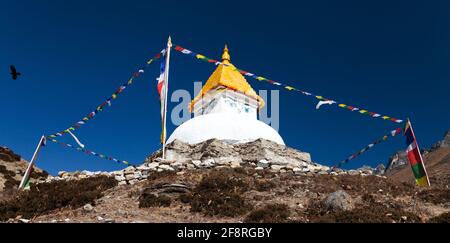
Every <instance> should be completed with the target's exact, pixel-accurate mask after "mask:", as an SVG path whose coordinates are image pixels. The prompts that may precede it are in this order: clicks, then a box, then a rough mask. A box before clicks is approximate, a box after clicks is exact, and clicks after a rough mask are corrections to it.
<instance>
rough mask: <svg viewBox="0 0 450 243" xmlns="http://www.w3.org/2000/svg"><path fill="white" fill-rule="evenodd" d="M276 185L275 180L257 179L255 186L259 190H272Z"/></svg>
mask: <svg viewBox="0 0 450 243" xmlns="http://www.w3.org/2000/svg"><path fill="white" fill-rule="evenodd" d="M276 186H277V185H276V184H275V182H273V181H270V180H257V181H256V182H255V188H256V190H257V191H259V192H264V191H270V189H273V188H275V187H276Z"/></svg>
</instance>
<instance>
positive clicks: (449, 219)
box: [428, 212, 450, 223]
mask: <svg viewBox="0 0 450 243" xmlns="http://www.w3.org/2000/svg"><path fill="white" fill-rule="evenodd" d="M428 223H450V212H447V213H443V214H441V215H439V216H436V217H434V218H431V219H430V220H428Z"/></svg>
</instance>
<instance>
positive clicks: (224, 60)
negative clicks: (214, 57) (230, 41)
mask: <svg viewBox="0 0 450 243" xmlns="http://www.w3.org/2000/svg"><path fill="white" fill-rule="evenodd" d="M230 60H231V57H230V53H228V46H227V45H225V48H224V49H223V54H222V63H223V64H230Z"/></svg>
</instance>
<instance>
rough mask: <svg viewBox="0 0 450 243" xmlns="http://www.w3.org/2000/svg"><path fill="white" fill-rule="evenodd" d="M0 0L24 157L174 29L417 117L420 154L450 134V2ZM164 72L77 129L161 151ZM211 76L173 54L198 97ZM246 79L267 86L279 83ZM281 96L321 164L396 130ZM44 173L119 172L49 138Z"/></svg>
mask: <svg viewBox="0 0 450 243" xmlns="http://www.w3.org/2000/svg"><path fill="white" fill-rule="evenodd" d="M119 2H120V3H119ZM188 2H190V3H188ZM0 4H1V5H0V31H1V34H0V35H1V38H0V70H2V71H1V72H0V83H1V89H0V104H1V113H0V114H1V117H0V144H2V145H6V146H8V147H11V148H12V149H13V150H15V151H16V152H17V153H19V154H21V155H22V156H23V157H24V158H26V159H30V157H31V155H32V153H33V151H34V148H35V146H36V143H37V140H38V139H39V137H40V135H42V134H51V133H54V132H56V131H59V130H62V129H65V128H67V127H68V126H70V125H72V124H73V123H74V122H76V121H78V120H79V119H80V118H82V117H83V116H85V115H87V113H89V112H90V111H92V110H93V109H95V107H96V106H97V105H99V104H100V103H102V102H103V101H104V100H105V99H106V98H107V97H109V96H110V95H111V94H112V92H114V91H115V90H116V89H117V88H118V87H119V86H120V85H121V84H122V83H123V82H125V81H126V80H127V79H128V78H129V76H130V74H131V73H132V72H134V71H136V69H137V68H138V67H139V66H141V65H142V64H143V63H145V61H146V60H147V59H148V58H149V57H151V56H152V55H154V54H155V53H156V52H158V51H159V50H161V49H162V48H163V47H164V45H165V43H166V40H167V36H168V35H169V34H170V35H171V36H172V37H173V40H174V42H175V43H177V44H179V45H181V46H184V47H186V48H189V49H192V50H194V51H198V52H200V53H202V54H204V55H206V56H210V57H212V58H220V54H221V51H222V49H223V45H224V44H225V43H228V45H229V47H230V52H231V57H232V61H233V63H234V64H235V65H236V66H238V67H240V68H242V69H245V70H248V71H251V72H254V73H257V74H260V75H262V76H265V77H268V78H271V79H274V80H278V81H281V82H285V83H287V84H291V85H293V86H296V87H299V88H302V89H304V90H307V91H311V92H315V93H318V94H321V95H323V96H325V97H329V98H333V99H336V100H338V101H342V102H345V103H347V104H350V105H355V106H360V107H364V108H367V109H369V110H373V111H375V112H379V113H385V114H387V115H391V116H394V117H398V118H405V117H410V118H411V120H412V121H413V125H414V128H415V131H416V135H417V137H418V139H419V143H420V145H421V146H422V147H428V146H430V145H431V144H433V143H434V142H435V141H437V140H438V139H440V138H441V137H442V135H443V133H444V132H445V131H446V130H448V129H450V113H449V107H450V99H449V93H448V92H449V91H450V68H449V67H450V15H449V14H448V13H449V11H450V3H449V2H448V1H370V3H368V1H270V2H266V1H236V2H234V1H225V2H220V3H219V2H216V1H202V2H197V1H132V0H130V1H92V0H91V1H84V0H79V1H3V2H1V3H0ZM10 64H15V65H16V67H17V69H18V70H19V71H20V72H22V73H23V76H21V77H20V78H19V79H18V80H17V81H13V80H12V79H11V78H10V76H9V74H8V68H9V65H10ZM158 66H159V64H155V65H153V66H151V67H150V68H149V69H148V71H147V72H146V73H145V75H143V76H142V77H141V78H140V79H138V81H137V82H136V83H135V84H134V85H133V86H131V87H130V88H129V89H127V90H126V91H125V92H124V93H123V94H122V95H121V96H120V98H119V99H117V100H116V101H115V102H114V103H113V106H112V107H111V108H107V109H106V110H105V111H104V112H102V113H101V114H99V115H98V116H97V117H96V118H95V119H94V120H92V121H91V122H90V123H89V124H87V125H85V126H84V127H83V128H82V129H80V130H78V131H77V135H78V136H79V138H80V139H81V140H82V141H83V142H84V143H85V144H87V145H88V147H89V148H91V149H93V150H94V151H98V152H103V153H105V154H108V155H112V156H115V157H117V158H119V159H125V160H129V161H130V162H134V163H140V162H142V161H143V160H144V158H145V157H146V156H147V155H149V154H150V153H151V152H153V151H155V150H156V149H158V148H159V146H160V145H159V133H160V125H159V124H160V117H159V103H158V100H157V94H156V81H155V78H156V77H157V76H158V72H159V67H158ZM213 70H214V66H213V65H209V64H207V63H201V62H197V61H195V60H194V59H192V58H190V57H188V56H184V55H181V54H179V53H174V54H173V58H172V63H171V74H170V75H171V80H170V82H171V88H185V89H188V90H190V91H191V92H193V85H192V82H193V81H194V80H201V81H204V80H205V79H206V78H207V77H208V76H209V74H210V73H211V72H212V71H213ZM249 81H250V83H251V84H252V85H253V87H254V88H255V89H258V90H260V89H272V88H274V86H271V85H269V84H267V83H257V82H255V81H253V80H249ZM280 95H281V101H280V103H281V117H280V123H281V124H280V134H281V135H282V136H283V138H284V140H285V142H286V143H287V144H288V145H289V146H291V147H294V148H297V149H300V150H303V151H308V152H310V153H311V154H312V158H313V160H314V161H317V162H319V163H323V164H333V163H334V162H338V161H340V160H342V159H345V158H346V157H348V156H349V155H351V154H352V153H354V152H356V151H358V150H359V149H361V148H362V147H364V146H366V145H367V144H368V143H370V142H372V140H374V139H376V138H378V137H380V136H382V135H383V134H385V133H386V132H388V131H390V130H392V129H394V128H396V127H397V125H396V124H394V123H390V122H385V121H383V120H381V119H372V118H369V117H367V116H361V115H358V114H356V113H351V112H348V111H345V110H342V109H338V108H337V107H335V106H334V107H332V106H328V107H323V108H322V109H320V110H315V108H314V106H315V104H316V103H315V101H314V100H313V99H310V98H308V97H305V96H302V95H299V94H297V93H294V92H288V91H284V90H282V91H280ZM174 105H176V103H172V104H171V105H170V106H169V108H170V107H173V106H174ZM168 129H169V133H170V132H172V131H173V129H174V127H173V126H169V128H168ZM63 141H66V142H71V143H73V140H71V139H70V138H66V139H63ZM400 149H404V139H403V138H402V137H397V138H394V139H392V140H390V141H388V142H386V143H383V144H381V145H379V146H377V147H375V148H374V149H372V150H371V151H369V152H367V153H366V154H364V155H363V156H361V157H359V158H358V159H356V160H354V161H353V162H351V164H349V165H348V167H347V168H350V167H359V166H361V165H363V164H369V165H372V166H374V165H376V164H378V163H381V162H383V163H386V161H387V158H388V156H389V155H391V154H392V153H393V152H394V151H396V150H400ZM37 165H38V166H39V167H41V168H44V169H46V170H48V171H49V172H51V173H56V172H57V171H59V170H82V169H88V170H116V169H121V168H123V166H121V165H118V164H116V163H113V162H110V161H106V160H101V159H99V158H96V157H91V156H87V155H85V154H82V153H79V152H76V151H72V150H68V149H65V148H62V147H60V146H58V145H56V144H53V143H49V144H48V146H47V147H46V148H45V149H44V150H43V151H42V153H41V156H40V157H39V160H38V162H37Z"/></svg>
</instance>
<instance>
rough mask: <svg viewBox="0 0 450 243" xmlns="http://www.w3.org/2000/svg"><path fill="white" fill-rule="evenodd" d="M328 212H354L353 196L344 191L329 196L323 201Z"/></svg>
mask: <svg viewBox="0 0 450 243" xmlns="http://www.w3.org/2000/svg"><path fill="white" fill-rule="evenodd" d="M323 203H324V206H325V208H326V209H327V210H331V211H335V210H343V211H347V210H352V209H353V208H354V202H353V199H352V198H351V196H350V195H349V194H348V193H346V192H345V191H343V190H339V191H336V192H333V193H331V194H329V195H328V196H327V197H326V198H325V200H324V201H323Z"/></svg>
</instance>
